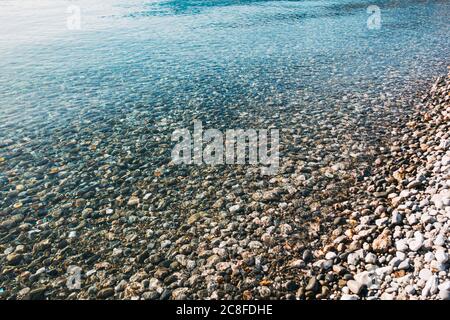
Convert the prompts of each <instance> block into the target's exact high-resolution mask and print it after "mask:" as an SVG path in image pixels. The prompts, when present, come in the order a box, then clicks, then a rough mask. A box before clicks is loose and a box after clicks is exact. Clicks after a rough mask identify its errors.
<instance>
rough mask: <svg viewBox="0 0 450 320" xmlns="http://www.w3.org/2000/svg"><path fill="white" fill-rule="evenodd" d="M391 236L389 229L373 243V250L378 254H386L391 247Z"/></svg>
mask: <svg viewBox="0 0 450 320" xmlns="http://www.w3.org/2000/svg"><path fill="white" fill-rule="evenodd" d="M391 244H392V242H391V235H390V231H389V230H388V229H385V230H383V232H382V233H381V234H380V235H379V236H378V237H377V238H376V239H375V240H374V241H373V242H372V248H373V250H375V251H377V252H386V251H387V250H388V249H389V247H390V246H391Z"/></svg>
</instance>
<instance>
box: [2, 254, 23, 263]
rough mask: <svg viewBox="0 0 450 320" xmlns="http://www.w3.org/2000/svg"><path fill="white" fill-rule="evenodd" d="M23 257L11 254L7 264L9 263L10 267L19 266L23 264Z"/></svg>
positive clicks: (7, 257) (7, 258)
mask: <svg viewBox="0 0 450 320" xmlns="http://www.w3.org/2000/svg"><path fill="white" fill-rule="evenodd" d="M22 259H23V255H22V254H19V253H15V252H13V253H10V254H8V255H7V256H6V262H8V264H9V265H12V266H17V265H18V264H20V263H21V262H22Z"/></svg>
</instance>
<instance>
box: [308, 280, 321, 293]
mask: <svg viewBox="0 0 450 320" xmlns="http://www.w3.org/2000/svg"><path fill="white" fill-rule="evenodd" d="M305 290H306V291H312V292H313V293H316V292H317V291H318V290H319V283H318V281H317V279H316V278H315V277H312V278H310V279H309V281H308V284H307V285H306V287H305Z"/></svg>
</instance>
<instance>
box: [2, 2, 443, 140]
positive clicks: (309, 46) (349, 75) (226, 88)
mask: <svg viewBox="0 0 450 320" xmlns="http://www.w3.org/2000/svg"><path fill="white" fill-rule="evenodd" d="M370 5H376V6H378V7H379V9H380V14H381V26H380V28H379V29H369V28H368V26H367V20H368V19H369V16H370V15H371V14H370V13H368V11H367V8H368V7H369V6H370ZM74 6H75V7H74ZM449 6H450V4H449V2H448V1H445V0H442V1H418V0H408V1H406V0H404V1H403V0H397V1H375V0H373V1H362V0H337V1H245V0H244V1H233V0H217V1H213V0H208V1H202V0H180V1H169V0H167V1H154V0H153V1H151V0H149V1H142V0H129V1H125V0H108V1H106V0H101V1H95V3H93V1H83V0H80V1H65V0H42V1H41V0H39V1H29V0H21V1H15V0H2V1H0V26H1V28H2V32H1V34H0V71H1V77H0V116H1V118H2V121H1V124H0V129H1V131H2V133H1V134H0V135H2V136H4V135H7V136H14V135H16V134H17V132H16V131H15V130H16V129H19V128H23V129H24V130H27V128H28V129H30V128H31V126H32V125H33V124H36V125H37V126H43V125H44V123H46V122H48V120H49V119H51V122H52V123H53V124H54V123H55V121H57V122H58V121H60V120H63V121H64V119H65V118H67V117H69V118H71V117H73V116H75V115H79V113H80V112H81V111H80V110H83V109H88V110H91V111H92V110H109V111H110V112H112V110H115V109H117V108H119V109H120V110H125V111H126V110H128V111H130V110H132V109H133V108H135V107H136V106H138V105H145V106H147V107H148V108H150V109H151V108H153V107H155V106H159V107H163V108H167V109H171V108H176V107H180V106H184V107H186V108H189V107H192V106H193V105H194V106H197V105H198V106H200V105H201V106H202V108H205V109H206V110H207V109H208V108H218V109H224V108H227V107H229V106H240V107H241V108H242V109H245V108H247V107H248V106H250V105H259V106H261V107H263V106H264V105H276V106H286V105H289V104H290V103H292V102H295V101H300V100H302V99H304V98H305V97H306V100H307V101H312V100H311V99H313V98H316V100H322V101H325V102H326V103H330V104H333V103H334V102H333V100H334V99H336V98H340V97H342V95H345V94H349V93H355V92H361V93H364V94H368V95H378V94H379V93H380V92H381V91H382V90H383V89H384V88H392V87H394V86H395V87H398V88H397V89H396V91H398V92H402V91H403V90H405V91H407V90H406V88H402V86H413V85H414V84H417V83H419V82H421V81H423V80H429V79H430V77H432V76H435V75H437V74H439V73H445V68H446V64H448V62H449V60H448V58H449V52H450V40H449V39H450V37H449V36H448V35H449V24H448V22H449V21H450V19H449V18H450V9H449ZM77 8H79V10H80V13H81V15H80V27H81V29H80V30H78V29H77V28H76V26H75V30H70V28H69V27H68V19H71V16H72V15H73V14H74V13H76V12H77ZM70 21H72V20H70ZM72 29H73V28H72ZM106 112H108V111H106Z"/></svg>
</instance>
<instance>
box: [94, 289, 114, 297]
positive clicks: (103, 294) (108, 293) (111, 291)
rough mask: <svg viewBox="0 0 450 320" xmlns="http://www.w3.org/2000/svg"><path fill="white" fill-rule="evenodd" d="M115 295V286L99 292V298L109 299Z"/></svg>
mask: <svg viewBox="0 0 450 320" xmlns="http://www.w3.org/2000/svg"><path fill="white" fill-rule="evenodd" d="M113 295H114V289H113V288H104V289H102V290H100V291H99V292H98V293H97V298H98V299H107V298H109V297H111V296H113Z"/></svg>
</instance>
